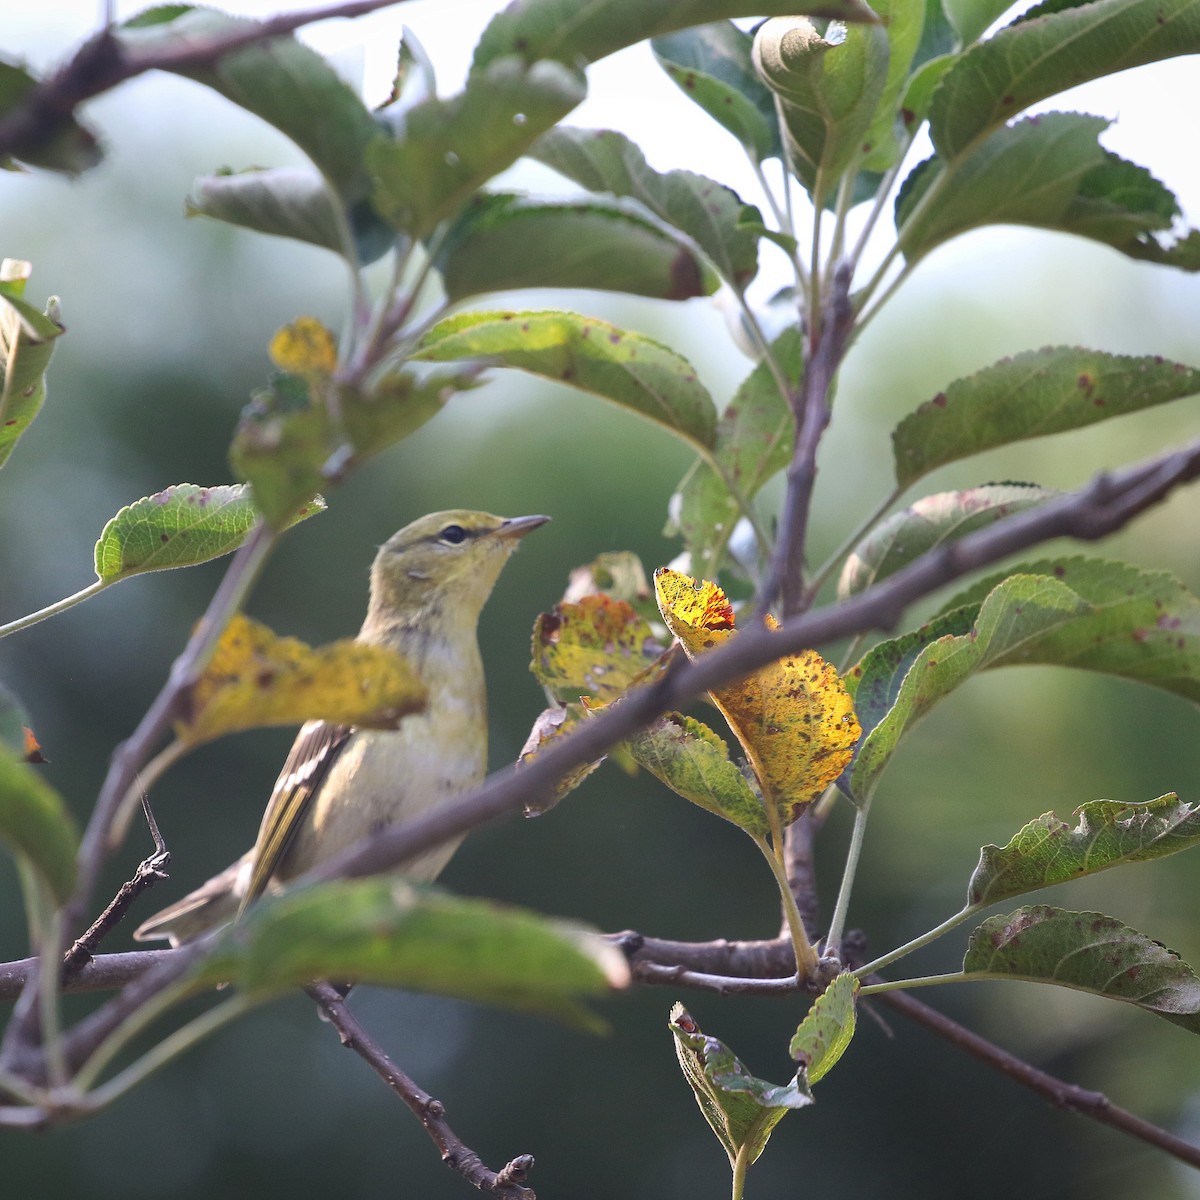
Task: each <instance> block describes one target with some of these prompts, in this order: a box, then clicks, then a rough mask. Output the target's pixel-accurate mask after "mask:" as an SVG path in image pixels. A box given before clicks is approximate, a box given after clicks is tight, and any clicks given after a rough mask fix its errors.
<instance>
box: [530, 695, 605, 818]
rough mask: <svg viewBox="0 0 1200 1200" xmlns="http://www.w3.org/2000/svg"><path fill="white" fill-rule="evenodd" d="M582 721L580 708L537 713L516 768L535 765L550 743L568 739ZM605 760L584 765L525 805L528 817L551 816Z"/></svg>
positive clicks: (562, 707)
mask: <svg viewBox="0 0 1200 1200" xmlns="http://www.w3.org/2000/svg"><path fill="white" fill-rule="evenodd" d="M581 720H583V708H582V706H581V705H578V704H559V705H556V706H555V707H553V708H545V709H543V710H542V711H541V712H540V713H538V716H537V720H535V721H534V723H533V728H532V729H531V730H530V731H529V736H528V737H527V738H526V739H525V745H523V746H522V747H521V753H520V754H518V755H517V766H518V767H520V766H522V765H524V764H525V763H528V762H532V761H533V760H534V759H535V758H537V756H538V755H539V754H541V752H542V751H543V750H544V749H545V748H546V747H547V746H548V745H549V744H550V743H551V742H556V741H558V740H560V739H561V738H565V737H567V736H568V735H569V734H571V733H572V732H573V731H574V730H575V728H576V727H577V726H578V724H579V722H580V721H581ZM603 761H604V760H603V759H599V758H598V759H596V761H595V762H589V763H584V764H583V765H582V766H578V767H573V768H572V769H571V770H570V771H568V772H567V774H566V775H564V776H563V777H562V778H561V779H560V780H559V781H558V782H557V783H556V784H555V785H554V787H553V789H552V790H551V791H550V792H549V794H547V795H546V796H542V797H539V798H538V799H537V800H536V801H535V802H533V803H527V804H526V805H525V815H526V816H527V817H540V816H541V815H542V814H543V813H547V812H549V811H550V810H551V809H552V808H553V807H554V806H555V805H556V804H557V803H558V802H559V801H560V800H561V799H562V798H563V797H564V796H565V795H566V794H567V793H568V792H573V791H574V790H575V789H576V788H577V787H578V786H579V785H580V784H581V783H582V782H583V781H584V780H585V779H586V778H587V777H588V776H589V775H590V774H591V773H592V772H593V771H594V770H595V769H596V768H597V767H598V766H599V765H600V764H601V763H602V762H603Z"/></svg>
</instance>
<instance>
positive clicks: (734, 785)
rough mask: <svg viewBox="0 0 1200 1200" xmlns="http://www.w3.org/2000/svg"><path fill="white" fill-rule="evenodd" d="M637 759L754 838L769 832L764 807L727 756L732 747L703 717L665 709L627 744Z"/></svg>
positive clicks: (693, 801) (669, 783)
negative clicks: (706, 723)
mask: <svg viewBox="0 0 1200 1200" xmlns="http://www.w3.org/2000/svg"><path fill="white" fill-rule="evenodd" d="M625 745H626V746H628V747H629V751H630V753H631V754H632V755H633V758H634V761H635V762H636V763H637V764H638V765H639V766H642V767H645V768H646V770H647V771H649V772H650V773H651V774H652V775H654V776H656V777H657V778H658V779H661V780H662V782H663V783H665V784H666V785H667V787H669V788H670V789H671V790H672V791H673V792H677V793H678V794H679V795H680V796H682V797H683V798H684V799H685V800H690V801H691V802H692V803H693V804H698V805H699V806H700V807H701V808H703V809H706V810H707V811H708V812H711V813H716V815H717V816H718V817H724V818H725V819H726V820H727V821H732V822H733V823H734V824H735V825H736V826H737V827H738V828H739V829H744V830H745V831H746V832H747V833H748V834H750V835H751V837H764V836H765V835H766V834H768V833H770V831H771V823H770V821H769V820H768V819H767V812H766V809H765V808H764V807H763V802H762V800H761V799H760V798H759V797H758V796H757V795H756V794H755V792H754V789H753V788H751V786H750V784H749V783H747V782H746V777H745V776H744V775H743V774H742V772H741V771H740V770H738V768H737V766H736V765H735V764H734V763H732V762H731V761H730V759H729V747H728V746H727V745H726V744H725V741H724V739H723V738H721V737H719V736H718V735H717V734H715V733H714V732H713V731H712V730H711V729H709V727H708V726H707V725H705V724H703V722H701V721H697V720H695V719H694V718H692V717H685V716H681V715H680V714H679V713H667V714H666V715H665V716H662V717H659V718H658V719H657V720H656V721H654V722H653V723H652V724H651V725H649V726H647V727H646V728H645V729H641V730H639V731H638V732H637V733H635V734H634V735H633V737H631V738H630V739H629V740H628V741H627V742H626V743H625Z"/></svg>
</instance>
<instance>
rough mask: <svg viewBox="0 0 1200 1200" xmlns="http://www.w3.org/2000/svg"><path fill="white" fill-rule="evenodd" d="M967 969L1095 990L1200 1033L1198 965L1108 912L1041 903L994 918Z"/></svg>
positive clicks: (981, 932) (977, 936)
mask: <svg viewBox="0 0 1200 1200" xmlns="http://www.w3.org/2000/svg"><path fill="white" fill-rule="evenodd" d="M963 971H964V972H965V973H966V974H967V975H968V976H974V977H976V978H983V979H1024V980H1028V981H1029V982H1031V983H1053V984H1057V985H1058V986H1059V987H1069V988H1075V989H1077V990H1078V991H1082V992H1091V993H1092V994H1093V995H1097V996H1104V997H1105V998H1107V999H1110V1000H1121V1001H1124V1002H1125V1003H1126V1004H1136V1005H1137V1006H1138V1008H1144V1009H1146V1010H1147V1011H1148V1012H1152V1013H1154V1014H1155V1015H1156V1016H1160V1017H1165V1018H1166V1019H1167V1020H1168V1021H1171V1022H1173V1023H1174V1024H1176V1025H1181V1026H1182V1027H1183V1028H1184V1029H1188V1030H1190V1031H1191V1032H1193V1033H1200V979H1197V977H1196V975H1195V973H1194V972H1193V971H1192V969H1191V967H1189V966H1188V965H1187V963H1185V962H1184V961H1183V960H1182V959H1181V958H1180V957H1179V955H1177V954H1176V953H1175V952H1174V951H1173V950H1168V949H1167V948H1166V947H1165V946H1163V945H1161V944H1160V943H1158V942H1154V941H1151V940H1150V939H1149V938H1148V937H1146V935H1145V934H1143V933H1138V931H1137V930H1136V929H1131V928H1130V927H1129V926H1128V925H1124V924H1122V923H1121V922H1120V921H1118V920H1116V919H1115V918H1113V917H1106V916H1105V915H1104V914H1103V913H1094V912H1068V911H1066V910H1065V909H1061V908H1050V907H1048V906H1047V905H1044V904H1035V905H1030V906H1028V907H1026V908H1018V909H1017V910H1016V912H1012V913H1009V914H1008V915H1007V916H1000V917H989V918H988V920H986V921H984V922H983V924H982V925H980V926H979V928H978V929H976V930H975V932H974V933H973V934H971V942H970V945H969V947H968V948H967V954H966V957H965V958H964V959H963Z"/></svg>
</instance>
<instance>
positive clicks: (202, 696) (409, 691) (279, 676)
mask: <svg viewBox="0 0 1200 1200" xmlns="http://www.w3.org/2000/svg"><path fill="white" fill-rule="evenodd" d="M425 701H426V689H425V686H424V684H422V683H421V681H420V680H419V679H418V678H417V676H416V674H415V673H414V671H413V669H412V668H411V667H410V666H409V665H408V663H407V662H406V661H405V660H404V659H403V658H401V657H400V655H398V654H397V653H395V651H393V650H389V649H387V648H385V647H383V646H367V645H363V644H362V643H360V642H355V641H351V640H349V639H345V640H343V641H339V642H333V643H331V644H330V645H328V646H321V647H318V648H317V649H313V648H311V647H309V646H306V645H305V644H304V643H303V642H301V641H299V640H297V639H296V638H280V637H276V636H275V634H273V633H272V632H271V630H269V629H268V628H267V627H266V626H265V625H260V624H259V623H258V622H256V621H252V620H251V619H250V618H249V617H246V616H244V615H242V614H240V613H239V614H237V615H235V616H234V617H233V619H232V620H231V621H230V622H229V625H228V626H227V627H226V629H225V632H224V633H223V634H222V635H221V640H220V642H219V643H218V645H217V649H216V652H215V653H214V655H213V657H212V661H211V662H210V663H209V665H208V667H207V669H206V670H205V672H204V674H203V675H202V676H201V677H200V679H199V680H197V681H196V683H195V685H194V686H193V687H192V688H191V690H190V692H189V693H188V704H187V711H186V714H185V716H184V717H183V718H182V719H180V720H179V721H178V722H177V723H176V726H175V731H176V733H177V734H178V736H179V738H180V740H181V741H184V742H187V743H189V744H192V745H194V744H196V743H198V742H205V741H208V740H209V739H211V738H215V737H220V736H221V735H222V734H226V733H233V732H236V731H237V730H240V729H253V728H256V727H258V726H263V725H300V724H303V722H305V721H310V720H324V721H330V722H333V723H336V724H339V725H361V726H366V727H368V728H372V729H394V728H395V727H396V725H397V724H398V723H399V721H400V719H401V718H402V717H404V716H406V715H407V714H408V713H413V712H419V711H421V710H422V709H423V708H424V707H425Z"/></svg>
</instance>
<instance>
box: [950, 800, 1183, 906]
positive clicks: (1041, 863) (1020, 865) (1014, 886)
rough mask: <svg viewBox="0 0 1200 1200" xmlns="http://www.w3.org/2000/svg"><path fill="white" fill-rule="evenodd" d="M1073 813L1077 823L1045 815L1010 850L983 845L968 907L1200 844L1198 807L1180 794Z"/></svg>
mask: <svg viewBox="0 0 1200 1200" xmlns="http://www.w3.org/2000/svg"><path fill="white" fill-rule="evenodd" d="M1074 815H1075V816H1076V817H1078V818H1079V819H1078V822H1077V823H1076V824H1075V825H1073V826H1072V825H1068V824H1067V823H1066V822H1065V821H1060V820H1059V819H1058V817H1056V816H1055V815H1054V813H1052V812H1048V813H1044V814H1043V815H1042V816H1040V817H1038V819H1037V820H1036V821H1030V822H1029V824H1028V825H1026V826H1025V827H1024V828H1023V829H1021V830H1020V831H1019V832H1018V833H1017V834H1016V835H1015V836H1014V837H1013V838H1012V840H1011V841H1010V842H1009V843H1008V844H1007V845H1006V846H984V847H983V849H982V850H981V851H980V852H979V865H978V866H977V867H976V868H975V872H974V874H973V875H972V876H971V882H970V884H969V885H968V886H967V903H968V905H970V906H971V907H982V906H984V905H985V904H993V903H995V901H997V900H1007V899H1009V898H1010V897H1012V896H1020V895H1022V894H1024V893H1025V892H1032V891H1036V890H1037V889H1038V888H1043V887H1050V886H1052V885H1053V884H1056V883H1065V882H1066V881H1067V880H1070V879H1079V878H1081V877H1082V876H1084V875H1094V874H1095V873H1096V872H1097V871H1106V870H1108V868H1109V867H1119V866H1121V865H1122V864H1123V863H1135V862H1149V861H1150V860H1151V859H1155V858H1165V857H1166V856H1167V855H1168V854H1175V853H1177V852H1178V851H1180V850H1186V849H1188V847H1190V846H1194V845H1196V843H1197V842H1200V810H1198V809H1197V808H1196V807H1195V806H1194V805H1191V804H1185V803H1184V802H1183V801H1181V800H1180V799H1179V797H1178V796H1176V795H1175V793H1174V792H1169V793H1168V794H1167V795H1165V796H1159V797H1158V799H1157V800H1150V801H1148V802H1147V803H1145V804H1122V803H1120V802H1119V801H1116V800H1093V801H1092V802H1091V803H1089V804H1083V805H1081V806H1080V807H1079V808H1077V809H1076V810H1075V813H1074Z"/></svg>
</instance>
